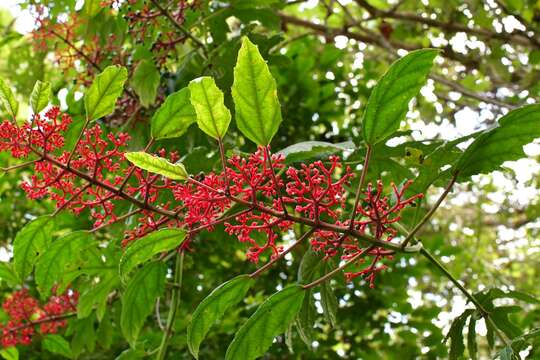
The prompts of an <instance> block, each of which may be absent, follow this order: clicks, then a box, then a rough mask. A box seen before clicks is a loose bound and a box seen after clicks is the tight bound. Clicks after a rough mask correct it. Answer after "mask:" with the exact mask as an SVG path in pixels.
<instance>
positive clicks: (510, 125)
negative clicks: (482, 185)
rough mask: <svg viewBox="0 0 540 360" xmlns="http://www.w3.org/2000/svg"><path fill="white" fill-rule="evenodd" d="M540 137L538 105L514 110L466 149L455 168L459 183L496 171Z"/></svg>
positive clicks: (517, 156)
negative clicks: (471, 177) (457, 172)
mask: <svg viewBox="0 0 540 360" xmlns="http://www.w3.org/2000/svg"><path fill="white" fill-rule="evenodd" d="M539 137H540V104H534V105H528V106H524V107H522V108H519V109H516V110H513V111H511V112H509V113H508V114H506V115H505V116H503V117H502V118H501V119H500V120H499V126H497V127H495V128H493V129H491V130H487V131H485V132H484V133H483V134H481V135H480V136H479V137H477V138H476V140H475V141H474V142H473V143H472V144H471V145H470V146H469V147H468V148H467V150H465V152H464V153H463V155H462V156H461V158H460V159H459V161H458V162H457V163H456V165H455V170H457V171H459V177H458V180H461V181H465V180H467V179H468V178H469V177H470V176H472V175H475V174H483V173H488V172H491V171H493V170H496V169H498V168H499V167H500V166H501V165H502V163H504V162H505V161H511V160H518V159H520V158H522V157H524V156H525V153H524V152H523V146H524V145H526V144H528V143H530V142H532V141H533V140H534V139H536V138H539Z"/></svg>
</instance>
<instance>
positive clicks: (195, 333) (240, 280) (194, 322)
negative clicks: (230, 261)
mask: <svg viewBox="0 0 540 360" xmlns="http://www.w3.org/2000/svg"><path fill="white" fill-rule="evenodd" d="M254 282H255V280H254V279H252V278H251V277H250V276H249V275H240V276H237V277H235V278H234V279H232V280H229V281H227V282H225V283H223V284H221V285H220V286H218V287H217V288H215V289H214V290H213V291H212V292H211V293H210V295H208V296H207V297H206V298H205V299H204V300H203V301H202V302H201V303H200V304H199V306H197V309H196V310H195V312H194V313H193V316H192V319H191V323H190V324H189V327H188V331H187V342H188V346H189V351H190V352H191V354H192V355H193V356H194V357H195V358H196V359H198V357H199V346H200V344H201V342H202V341H203V340H204V338H205V337H206V334H207V333H208V331H209V330H210V328H211V327H212V325H213V324H214V323H215V322H216V321H218V320H219V319H220V318H221V317H222V316H223V314H224V313H225V312H226V311H227V309H229V308H230V307H231V306H233V305H236V304H238V303H239V302H240V301H242V299H243V298H244V296H245V295H246V293H247V291H248V290H249V288H250V287H251V285H253V283H254Z"/></svg>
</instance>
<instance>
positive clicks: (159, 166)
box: [125, 151, 188, 180]
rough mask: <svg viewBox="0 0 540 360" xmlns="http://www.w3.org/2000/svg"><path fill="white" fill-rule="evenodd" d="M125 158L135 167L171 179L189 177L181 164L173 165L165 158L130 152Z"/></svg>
mask: <svg viewBox="0 0 540 360" xmlns="http://www.w3.org/2000/svg"><path fill="white" fill-rule="evenodd" d="M125 157H126V159H128V160H129V161H130V162H131V163H133V165H135V166H137V167H139V168H141V169H144V170H147V171H150V172H152V173H155V174H159V175H162V176H165V177H167V178H169V179H173V180H185V179H186V178H187V177H188V173H187V172H186V169H185V168H184V165H182V164H181V163H176V164H173V163H171V162H169V161H168V160H167V159H165V158H162V157H159V156H155V155H151V154H148V153H146V152H144V151H137V152H129V153H126V154H125Z"/></svg>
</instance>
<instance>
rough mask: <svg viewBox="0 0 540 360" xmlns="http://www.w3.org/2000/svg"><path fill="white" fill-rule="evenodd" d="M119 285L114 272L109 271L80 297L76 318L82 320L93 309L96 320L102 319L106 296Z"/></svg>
mask: <svg viewBox="0 0 540 360" xmlns="http://www.w3.org/2000/svg"><path fill="white" fill-rule="evenodd" d="M119 284H120V279H119V278H118V276H117V274H116V272H115V271H110V272H109V274H107V275H106V276H104V277H103V278H100V281H99V282H98V283H97V284H95V285H94V286H93V287H92V288H91V289H90V290H88V291H86V292H85V293H84V294H82V295H81V296H80V298H79V303H78V304H77V317H78V318H79V319H83V318H85V317H87V316H89V315H90V314H91V313H92V310H93V309H94V307H95V308H96V315H97V318H98V320H101V319H103V316H104V315H105V311H106V310H107V299H108V296H109V294H110V293H111V292H112V290H113V289H114V288H116V287H117V286H118V285H119Z"/></svg>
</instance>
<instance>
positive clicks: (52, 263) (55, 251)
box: [35, 231, 93, 298]
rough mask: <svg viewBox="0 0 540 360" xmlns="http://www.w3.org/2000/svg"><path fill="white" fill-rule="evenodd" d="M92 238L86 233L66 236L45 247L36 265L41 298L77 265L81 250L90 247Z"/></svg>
mask: <svg viewBox="0 0 540 360" xmlns="http://www.w3.org/2000/svg"><path fill="white" fill-rule="evenodd" d="M92 243H93V237H92V235H91V234H90V233H88V232H86V231H75V232H72V233H70V234H67V235H65V236H63V237H61V238H59V239H57V240H56V241H53V242H52V244H51V245H50V246H49V247H47V248H46V249H45V250H44V252H43V254H42V255H41V256H40V257H39V259H38V261H37V264H36V273H35V275H36V284H37V285H38V288H39V291H40V293H41V295H42V296H43V298H46V297H47V296H48V295H49V294H50V291H51V288H52V287H53V286H54V285H55V284H57V283H61V281H62V278H63V275H64V274H65V273H67V272H69V271H70V270H72V268H73V267H74V266H76V265H78V263H79V261H80V259H81V255H82V253H83V249H84V248H85V247H88V246H90V245H92Z"/></svg>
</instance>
